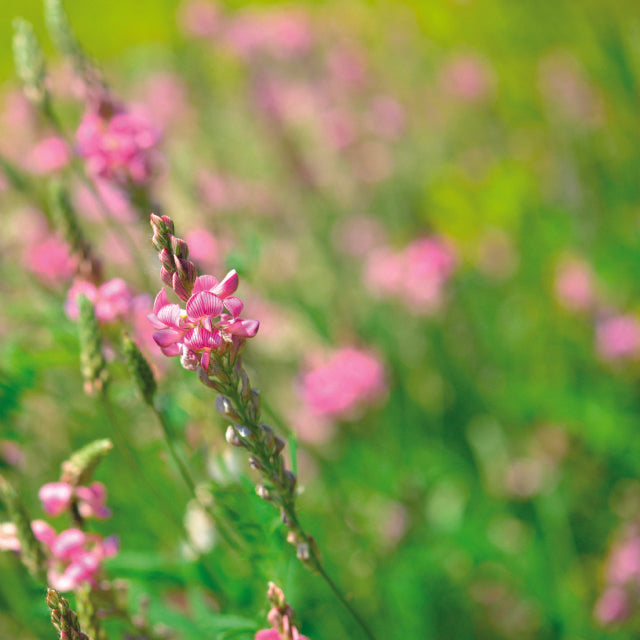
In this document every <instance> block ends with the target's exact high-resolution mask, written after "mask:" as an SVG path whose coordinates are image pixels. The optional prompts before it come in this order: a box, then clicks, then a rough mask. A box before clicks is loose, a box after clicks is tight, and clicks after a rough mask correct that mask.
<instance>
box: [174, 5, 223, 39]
mask: <svg viewBox="0 0 640 640" xmlns="http://www.w3.org/2000/svg"><path fill="white" fill-rule="evenodd" d="M179 21H180V24H181V25H182V28H183V29H184V31H185V33H186V34H187V35H189V36H191V37H193V38H210V37H211V36H213V35H215V34H216V33H217V32H218V31H219V29H220V25H221V16H220V9H219V8H218V6H217V5H216V4H214V3H213V2H206V0H190V1H189V2H185V3H184V4H183V5H182V6H181V7H180V12H179Z"/></svg>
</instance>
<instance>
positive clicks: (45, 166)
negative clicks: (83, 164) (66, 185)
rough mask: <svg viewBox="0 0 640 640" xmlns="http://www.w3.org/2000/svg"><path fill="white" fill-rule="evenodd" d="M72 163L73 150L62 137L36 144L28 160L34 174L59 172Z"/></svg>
mask: <svg viewBox="0 0 640 640" xmlns="http://www.w3.org/2000/svg"><path fill="white" fill-rule="evenodd" d="M69 162H71V149H69V145H68V144H67V143H66V142H65V140H64V139H63V138H61V137H60V136H50V137H48V138H45V139H44V140H41V141H40V142H39V143H38V144H36V146H35V147H33V149H31V153H30V154H29V158H28V160H27V164H28V166H29V168H30V170H31V171H32V172H33V173H37V174H47V173H53V172H54V171H59V170H60V169H63V168H64V167H66V166H67V165H68V164H69Z"/></svg>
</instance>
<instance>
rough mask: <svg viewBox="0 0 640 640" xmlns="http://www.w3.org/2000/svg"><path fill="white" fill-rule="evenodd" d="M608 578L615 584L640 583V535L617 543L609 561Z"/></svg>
mask: <svg viewBox="0 0 640 640" xmlns="http://www.w3.org/2000/svg"><path fill="white" fill-rule="evenodd" d="M607 565H608V566H607V580H608V581H609V582H611V583H613V584H617V585H624V584H626V583H628V582H636V583H638V584H640V537H639V536H634V537H632V538H628V539H626V540H624V541H623V542H622V543H620V544H618V545H616V546H615V547H614V548H613V550H612V552H611V555H610V556H609V560H608V562H607Z"/></svg>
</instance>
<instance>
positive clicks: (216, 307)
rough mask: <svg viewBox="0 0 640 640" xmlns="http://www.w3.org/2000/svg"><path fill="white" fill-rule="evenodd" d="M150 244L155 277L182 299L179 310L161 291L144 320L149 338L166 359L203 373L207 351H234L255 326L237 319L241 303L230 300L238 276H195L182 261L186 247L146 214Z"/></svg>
mask: <svg viewBox="0 0 640 640" xmlns="http://www.w3.org/2000/svg"><path fill="white" fill-rule="evenodd" d="M151 224H152V226H153V227H154V244H155V245H156V248H158V249H159V251H160V253H159V258H160V261H161V262H162V268H161V277H162V280H163V282H165V283H166V284H168V285H169V286H171V288H172V289H173V290H174V291H175V293H176V294H177V295H178V297H179V298H180V299H181V300H183V301H184V302H185V303H186V304H185V308H182V307H181V306H180V305H178V304H172V303H170V302H169V300H168V297H167V292H166V289H164V288H163V289H162V290H161V291H160V293H158V295H157V296H156V299H155V302H154V304H153V313H151V314H149V316H148V317H149V320H150V322H151V323H152V324H153V326H154V327H155V328H156V329H157V331H156V332H155V333H154V334H153V339H154V340H155V341H156V343H157V345H158V346H159V347H160V348H161V349H162V352H163V353H164V354H165V355H167V356H182V360H181V361H182V365H183V366H184V367H185V368H186V369H190V370H194V371H195V370H196V369H197V367H198V365H200V366H202V368H203V369H204V370H205V371H208V370H209V368H210V364H211V355H212V353H222V352H224V351H226V350H227V349H229V348H235V349H236V350H237V349H239V348H240V346H241V345H242V344H243V343H244V341H245V340H246V339H247V338H252V337H253V336H255V335H256V333H257V331H258V328H259V326H260V323H259V322H258V321H257V320H249V319H245V318H242V317H240V314H241V313H242V310H243V308H244V305H243V303H242V301H241V300H240V299H239V298H237V297H236V296H234V295H233V294H234V293H235V291H236V289H237V288H238V274H237V273H236V272H235V271H230V272H229V273H228V274H227V275H226V276H225V277H224V278H223V280H222V281H218V279H217V278H214V277H213V276H210V275H205V276H197V274H196V268H195V265H194V264H193V263H192V262H191V261H190V260H189V259H188V257H189V249H188V246H187V244H186V242H184V241H183V240H181V239H180V238H176V237H175V236H174V235H173V233H172V231H173V222H172V221H171V219H170V218H168V217H167V216H162V217H159V216H152V217H151Z"/></svg>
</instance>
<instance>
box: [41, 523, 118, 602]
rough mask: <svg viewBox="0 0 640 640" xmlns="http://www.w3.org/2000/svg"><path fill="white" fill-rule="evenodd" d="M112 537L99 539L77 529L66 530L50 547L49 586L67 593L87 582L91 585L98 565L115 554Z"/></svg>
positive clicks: (116, 544)
mask: <svg viewBox="0 0 640 640" xmlns="http://www.w3.org/2000/svg"><path fill="white" fill-rule="evenodd" d="M118 546H119V545H118V542H117V539H116V538H114V537H109V538H106V539H103V538H102V537H101V536H99V535H98V534H87V533H84V532H83V531H81V530H80V529H67V530H66V531H63V532H62V533H60V534H59V535H58V536H57V537H56V538H55V539H54V540H53V541H52V542H51V544H50V547H49V549H50V554H51V555H50V559H49V571H48V574H47V577H48V581H49V584H50V585H51V586H52V587H53V588H54V589H58V590H60V591H71V590H73V589H76V588H77V587H79V586H80V585H81V584H83V583H85V582H88V583H89V584H92V585H95V583H96V581H97V580H96V578H97V575H98V573H99V571H100V567H101V562H102V560H104V559H105V558H109V557H112V556H114V555H115V554H117V552H118Z"/></svg>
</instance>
